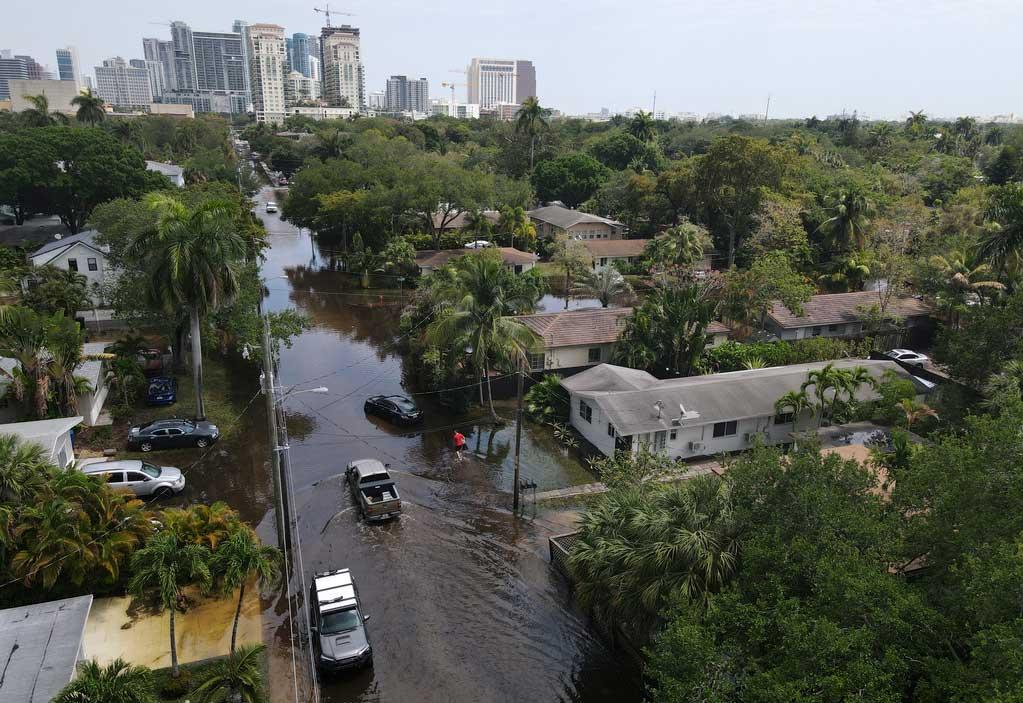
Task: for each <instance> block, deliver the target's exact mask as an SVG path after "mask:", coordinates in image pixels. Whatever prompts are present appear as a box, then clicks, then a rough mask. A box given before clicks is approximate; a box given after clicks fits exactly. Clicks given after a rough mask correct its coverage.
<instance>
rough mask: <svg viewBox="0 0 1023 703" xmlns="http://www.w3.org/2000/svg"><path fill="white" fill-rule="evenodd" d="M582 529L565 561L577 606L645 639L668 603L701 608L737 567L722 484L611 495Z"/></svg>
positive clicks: (699, 482)
mask: <svg viewBox="0 0 1023 703" xmlns="http://www.w3.org/2000/svg"><path fill="white" fill-rule="evenodd" d="M580 528H581V529H580V535H579V539H578V540H577V541H576V542H575V544H574V546H573V548H572V552H571V553H570V554H569V557H568V566H569V568H570V569H571V570H572V573H573V575H574V576H575V579H576V594H577V595H578V597H579V600H580V602H581V603H582V604H583V605H584V607H587V608H589V609H591V610H592V612H593V613H594V614H595V615H596V616H597V617H598V618H600V619H603V620H607V621H610V622H614V623H616V624H621V625H623V626H625V627H627V628H629V629H630V630H631V631H633V632H634V633H636V634H638V635H640V636H645V635H646V634H647V633H648V628H649V627H650V626H651V625H652V624H653V623H654V622H655V621H656V618H657V617H658V614H659V613H661V612H662V608H663V607H664V606H665V605H666V603H667V602H668V601H669V600H670V599H671V598H673V597H676V596H681V597H683V598H684V599H686V600H688V601H696V602H701V601H703V600H704V599H705V598H707V597H708V596H709V595H710V594H712V593H714V592H716V591H718V590H720V589H721V588H722V587H723V586H724V585H725V584H726V583H727V582H728V580H729V579H730V578H731V576H732V574H733V573H734V571H735V568H736V563H737V560H738V553H739V539H738V529H737V525H736V524H735V520H734V518H733V515H732V505H731V497H730V493H729V488H728V485H727V484H726V483H725V482H724V481H722V480H720V479H719V478H718V477H708V476H699V477H697V478H694V479H692V480H690V481H685V482H679V483H673V484H671V485H669V486H664V485H655V486H643V485H641V486H638V487H629V488H623V489H618V490H613V491H611V492H609V493H607V494H605V496H604V497H603V498H602V499H601V500H600V501H599V502H598V503H596V504H595V505H594V506H593V507H591V508H589V509H588V510H587V511H586V512H585V513H584V514H583V517H582V521H581V525H580Z"/></svg>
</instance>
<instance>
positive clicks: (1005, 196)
mask: <svg viewBox="0 0 1023 703" xmlns="http://www.w3.org/2000/svg"><path fill="white" fill-rule="evenodd" d="M985 217H986V218H987V220H988V222H987V224H986V226H985V228H984V233H983V234H982V235H981V242H980V254H981V255H982V256H984V257H985V258H987V259H988V260H990V261H991V262H992V263H993V264H994V265H995V266H996V270H997V271H998V273H999V275H1001V274H1003V273H1005V267H1006V264H1007V263H1008V261H1009V259H1010V258H1012V256H1013V255H1018V254H1020V253H1023V183H1006V184H1005V185H1003V186H998V187H997V188H995V189H994V193H993V194H992V196H991V201H990V203H989V204H988V208H987V212H986V213H985Z"/></svg>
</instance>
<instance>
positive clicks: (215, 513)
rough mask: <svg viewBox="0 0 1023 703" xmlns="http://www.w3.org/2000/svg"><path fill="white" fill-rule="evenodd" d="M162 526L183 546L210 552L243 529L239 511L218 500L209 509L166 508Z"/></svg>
mask: <svg viewBox="0 0 1023 703" xmlns="http://www.w3.org/2000/svg"><path fill="white" fill-rule="evenodd" d="M163 524H164V528H165V529H166V530H167V531H168V532H173V533H174V535H175V536H176V537H177V538H178V541H179V542H181V543H182V544H198V545H201V546H203V547H206V548H207V549H209V550H210V551H211V552H215V551H216V550H217V549H218V548H219V547H220V545H221V543H223V542H225V541H226V540H228V539H229V538H230V537H231V535H233V534H235V533H236V532H238V531H239V530H241V529H243V528H244V525H243V523H242V521H241V518H240V517H239V516H238V511H236V510H235V509H234V508H232V507H231V506H229V505H228V504H227V503H224V502H223V501H219V500H218V501H217V502H215V503H213V504H212V505H206V504H205V503H199V504H198V505H191V506H189V507H187V508H168V509H166V510H164V511H163Z"/></svg>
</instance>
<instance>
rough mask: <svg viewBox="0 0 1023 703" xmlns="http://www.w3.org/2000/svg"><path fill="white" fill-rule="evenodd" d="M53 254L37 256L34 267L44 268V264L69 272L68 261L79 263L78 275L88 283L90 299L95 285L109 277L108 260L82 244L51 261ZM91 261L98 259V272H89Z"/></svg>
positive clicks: (77, 244)
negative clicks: (50, 257)
mask: <svg viewBox="0 0 1023 703" xmlns="http://www.w3.org/2000/svg"><path fill="white" fill-rule="evenodd" d="M51 254H52V252H47V253H45V254H43V255H42V256H37V257H34V258H33V259H32V265H33V266H43V265H44V264H50V265H52V266H56V267H57V268H59V269H64V270H69V268H70V267H69V266H68V260H69V259H74V260H75V261H77V262H78V273H79V274H80V275H82V276H85V278H86V281H87V282H88V287H89V293H90V297H91V294H92V288H93V284H94V283H102V282H103V281H104V280H105V277H106V275H107V259H106V257H105V256H104V255H103V254H101V253H100V252H98V251H96V250H95V249H92V248H90V247H87V246H85V245H84V244H81V243H76V244H75V245H74V246H72V247H70V248H69V249H67V250H65V251H63V252H61V253H60V254H58V255H57V256H56V257H54V258H52V259H49V258H48V257H49V256H50V255H51ZM89 259H96V270H95V271H90V270H89Z"/></svg>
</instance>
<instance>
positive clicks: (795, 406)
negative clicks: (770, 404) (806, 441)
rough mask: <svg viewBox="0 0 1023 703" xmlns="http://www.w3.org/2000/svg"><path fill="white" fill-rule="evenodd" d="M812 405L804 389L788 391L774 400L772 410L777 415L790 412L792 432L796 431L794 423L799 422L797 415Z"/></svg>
mask: <svg viewBox="0 0 1023 703" xmlns="http://www.w3.org/2000/svg"><path fill="white" fill-rule="evenodd" d="M811 407H812V405H811V403H810V396H808V395H807V394H806V391H805V390H800V391H789V392H788V393H786V394H784V395H783V396H781V397H780V398H778V400H776V401H774V412H775V413H777V414H778V415H784V414H785V413H791V414H792V433H793V434H795V432H796V425H797V424H798V423H799V416H800V415H801V414H802V413H803V412H805V411H806V410H809V409H810V408H811Z"/></svg>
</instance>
